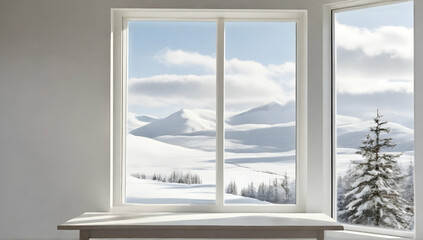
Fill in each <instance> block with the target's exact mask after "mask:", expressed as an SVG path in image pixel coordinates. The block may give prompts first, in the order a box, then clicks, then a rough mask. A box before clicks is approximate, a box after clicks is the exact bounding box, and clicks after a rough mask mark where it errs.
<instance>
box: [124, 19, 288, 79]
mask: <svg viewBox="0 0 423 240" xmlns="http://www.w3.org/2000/svg"><path fill="white" fill-rule="evenodd" d="M225 29H226V46H225V51H226V58H227V59H231V58H238V59H242V60H254V61H258V62H260V63H262V64H270V63H272V64H278V63H283V62H286V61H295V51H292V49H294V48H295V23H292V22H290V23H289V22H288V23H280V22H278V23H276V22H266V23H263V22H227V23H226V25H225ZM129 30H130V32H129V53H130V54H129V74H128V75H129V78H140V77H149V76H152V75H156V74H163V73H172V74H202V73H203V71H201V69H199V68H195V67H194V68H181V67H178V66H176V67H175V66H167V65H163V64H160V63H159V62H158V61H157V60H156V59H155V58H154V56H156V55H157V54H158V53H159V52H160V51H162V50H163V49H166V48H168V49H173V50H177V49H182V50H185V51H189V52H197V53H200V54H204V55H210V56H215V55H216V23H215V22H158V21H130V22H129Z"/></svg>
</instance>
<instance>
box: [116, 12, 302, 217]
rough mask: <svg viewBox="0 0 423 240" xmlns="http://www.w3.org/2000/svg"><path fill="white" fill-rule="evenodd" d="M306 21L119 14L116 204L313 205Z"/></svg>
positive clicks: (294, 15)
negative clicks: (307, 150) (306, 189)
mask: <svg viewBox="0 0 423 240" xmlns="http://www.w3.org/2000/svg"><path fill="white" fill-rule="evenodd" d="M303 18H304V12H300V11H299V12H292V11H290V12H284V11H220V12H214V11H205V12H202V13H200V12H194V11H188V12H184V11H177V10H169V11H164V10H163V11H161V10H159V11H154V10H131V11H129V10H116V11H115V12H114V19H115V20H114V34H118V36H114V40H117V41H118V42H117V43H116V42H115V43H114V46H115V47H117V50H115V53H116V54H119V53H120V55H117V56H115V57H114V67H113V69H116V71H115V73H116V75H115V77H114V84H115V86H120V89H119V90H117V89H115V94H114V95H115V100H114V103H115V104H116V105H115V109H116V110H117V111H115V113H114V116H115V118H116V119H117V120H118V121H120V124H117V123H115V124H114V133H115V135H116V134H117V136H119V137H115V141H116V142H115V144H114V145H115V146H116V147H115V148H114V149H115V150H116V151H115V152H116V154H115V155H114V156H115V166H116V169H114V175H115V177H114V192H115V193H114V204H115V205H119V206H132V207H145V208H150V207H151V206H153V207H155V209H172V210H175V209H177V210H185V209H195V208H198V209H201V210H202V211H208V210H210V211H225V209H228V210H231V209H237V210H239V211H243V209H245V211H251V207H248V206H249V205H260V206H263V207H264V208H259V210H258V211H273V210H276V211H299V210H300V209H302V208H303V206H302V205H301V204H299V202H298V199H301V196H300V195H301V192H302V189H298V187H297V186H299V185H300V184H298V182H299V181H301V179H299V178H298V177H297V176H298V174H299V173H301V169H304V163H305V162H304V161H305V159H304V154H303V151H304V147H303V142H305V141H306V139H305V137H304V136H305V132H304V131H303V130H301V128H300V126H301V124H305V121H304V119H302V115H301V113H302V112H304V111H305V100H304V99H303V98H305V95H304V87H303V85H304V81H305V79H304V77H303V76H304V75H305V74H303V72H304V71H305V67H304V65H303V64H302V63H304V62H305V58H304V56H303V54H304V52H305V51H304V47H305V45H304V39H303V31H304V26H303V24H304V23H303ZM116 19H117V20H116ZM119 42H120V43H121V45H120V44H119ZM120 56H122V57H121V58H120ZM116 116H118V117H116ZM300 120H302V121H300ZM263 209H264V210H263ZM266 209H267V210H266ZM254 211H256V210H254Z"/></svg>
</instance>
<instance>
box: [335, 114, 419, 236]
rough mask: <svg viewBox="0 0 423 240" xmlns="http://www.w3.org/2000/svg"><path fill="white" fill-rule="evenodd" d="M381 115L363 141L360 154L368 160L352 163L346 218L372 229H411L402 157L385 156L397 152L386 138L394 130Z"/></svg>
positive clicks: (345, 211) (346, 195)
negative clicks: (403, 193)
mask: <svg viewBox="0 0 423 240" xmlns="http://www.w3.org/2000/svg"><path fill="white" fill-rule="evenodd" d="M381 117H382V115H380V114H379V111H377V114H376V117H375V118H374V124H375V125H374V126H372V127H371V128H370V133H369V134H368V135H367V137H366V138H365V139H364V140H363V142H362V146H361V147H360V150H358V151H357V152H356V154H360V155H361V156H362V157H363V159H364V160H362V161H352V162H351V163H352V165H351V168H350V169H349V170H348V171H347V175H349V177H351V180H352V181H351V186H350V187H349V189H348V190H347V193H346V194H345V199H344V201H347V203H348V204H347V205H346V207H345V210H344V211H343V213H342V214H344V215H346V216H348V218H347V219H348V222H349V223H353V224H363V225H371V226H380V227H389V228H396V229H409V227H410V225H411V220H412V218H411V214H410V213H409V212H408V211H407V209H408V208H409V207H408V205H409V204H408V202H407V201H406V200H405V199H404V198H403V197H402V196H401V194H400V192H399V189H400V186H399V184H398V183H399V182H400V180H401V179H402V178H403V175H402V173H401V169H400V167H399V165H398V163H397V160H396V159H397V158H398V157H399V156H400V155H401V154H393V153H386V152H383V150H385V149H389V148H394V147H395V144H394V143H393V142H392V138H383V136H382V134H383V133H385V134H389V132H390V129H389V128H388V127H386V126H385V124H387V122H386V121H381V120H380V119H381Z"/></svg>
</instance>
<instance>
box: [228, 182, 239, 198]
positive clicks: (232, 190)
mask: <svg viewBox="0 0 423 240" xmlns="http://www.w3.org/2000/svg"><path fill="white" fill-rule="evenodd" d="M225 192H226V193H229V194H234V195H238V189H237V187H236V183H235V181H231V182H230V183H229V184H228V186H226V190H225Z"/></svg>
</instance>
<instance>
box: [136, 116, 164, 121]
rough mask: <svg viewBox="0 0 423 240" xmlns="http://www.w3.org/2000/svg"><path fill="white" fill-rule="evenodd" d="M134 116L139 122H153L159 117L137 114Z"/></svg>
mask: <svg viewBox="0 0 423 240" xmlns="http://www.w3.org/2000/svg"><path fill="white" fill-rule="evenodd" d="M135 118H136V119H137V120H139V121H141V122H154V121H156V120H158V119H159V118H158V117H154V116H151V115H138V116H135Z"/></svg>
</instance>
